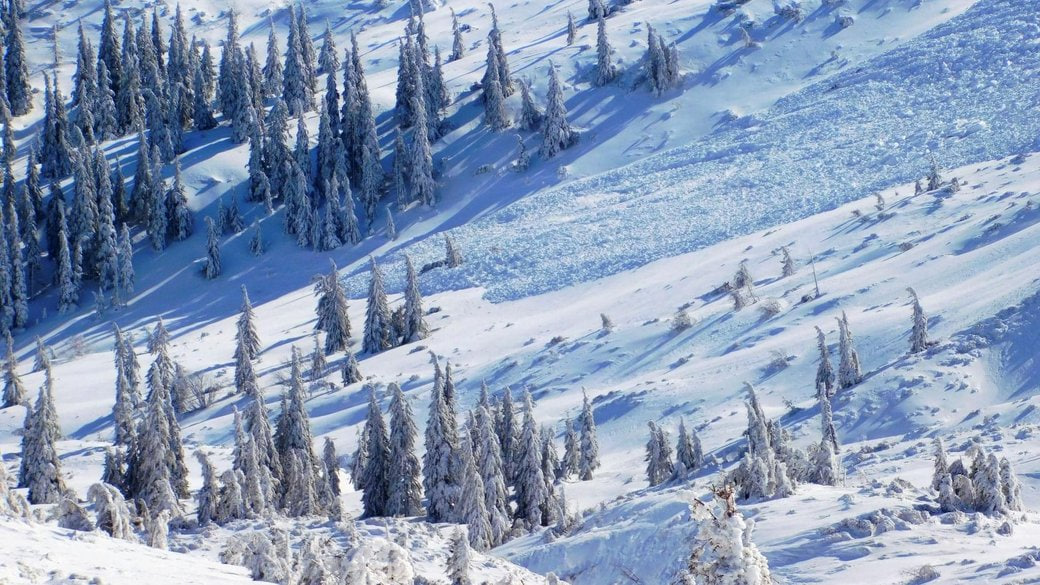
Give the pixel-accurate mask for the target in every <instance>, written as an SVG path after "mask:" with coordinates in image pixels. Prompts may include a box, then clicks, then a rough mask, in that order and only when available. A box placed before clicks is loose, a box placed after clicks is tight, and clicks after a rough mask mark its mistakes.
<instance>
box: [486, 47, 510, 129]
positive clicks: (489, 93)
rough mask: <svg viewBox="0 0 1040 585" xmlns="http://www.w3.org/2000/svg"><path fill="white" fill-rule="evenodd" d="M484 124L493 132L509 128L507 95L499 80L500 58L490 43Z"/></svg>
mask: <svg viewBox="0 0 1040 585" xmlns="http://www.w3.org/2000/svg"><path fill="white" fill-rule="evenodd" d="M483 84H484V85H483V89H484V93H483V99H484V122H485V123H487V125H488V126H490V127H491V129H492V130H502V129H503V128H507V127H508V126H509V113H508V112H507V111H506V101H505V94H504V92H503V91H502V83H501V81H500V80H499V78H498V57H497V56H496V55H495V45H494V44H493V43H488V55H487V73H485V74H484V82H483Z"/></svg>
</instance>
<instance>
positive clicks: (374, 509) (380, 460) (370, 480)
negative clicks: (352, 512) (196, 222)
mask: <svg viewBox="0 0 1040 585" xmlns="http://www.w3.org/2000/svg"><path fill="white" fill-rule="evenodd" d="M362 432H364V433H365V435H366V437H367V440H366V444H367V445H368V455H367V457H366V458H365V467H364V469H363V470H362V476H361V490H362V492H363V493H362V495H361V502H362V505H363V507H364V515H365V516H366V517H373V516H385V515H387V513H386V511H387V501H388V500H389V497H390V477H389V471H390V439H389V437H388V436H387V432H386V422H385V421H384V420H383V413H382V412H381V411H380V410H379V403H378V402H376V393H375V388H374V387H369V392H368V416H367V418H366V419H365V429H364V431H362Z"/></svg>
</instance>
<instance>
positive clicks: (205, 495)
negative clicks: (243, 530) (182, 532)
mask: <svg viewBox="0 0 1040 585" xmlns="http://www.w3.org/2000/svg"><path fill="white" fill-rule="evenodd" d="M195 458H196V459H198V460H199V465H200V466H201V467H202V487H200V488H199V491H197V492H195V502H196V507H195V517H196V519H197V521H198V523H199V526H206V525H207V524H212V523H214V522H216V521H217V511H218V510H219V509H220V490H219V486H218V485H217V469H216V468H215V467H213V463H212V462H211V461H210V460H209V457H208V456H206V454H205V453H204V452H202V451H201V450H200V451H195Z"/></svg>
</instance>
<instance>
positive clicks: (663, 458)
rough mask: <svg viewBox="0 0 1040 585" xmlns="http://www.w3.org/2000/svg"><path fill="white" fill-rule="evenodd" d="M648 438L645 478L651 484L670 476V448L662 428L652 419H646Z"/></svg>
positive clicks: (665, 479) (658, 482)
mask: <svg viewBox="0 0 1040 585" xmlns="http://www.w3.org/2000/svg"><path fill="white" fill-rule="evenodd" d="M647 426H648V427H649V429H650V438H649V439H648V440H647V442H646V456H645V457H644V458H643V460H644V461H646V478H647V481H648V482H649V483H650V485H651V486H655V485H658V484H661V483H664V482H665V481H667V480H668V479H669V478H671V476H672V472H673V471H674V464H673V463H672V456H671V455H672V448H671V446H670V445H669V444H668V441H667V439H666V437H665V434H664V430H663V429H662V428H661V427H659V426H658V425H656V424H654V422H653V421H648V422H647Z"/></svg>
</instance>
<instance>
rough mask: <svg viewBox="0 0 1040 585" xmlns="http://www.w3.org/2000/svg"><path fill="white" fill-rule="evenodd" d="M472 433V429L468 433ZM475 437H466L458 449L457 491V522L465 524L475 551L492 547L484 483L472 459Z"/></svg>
mask: <svg viewBox="0 0 1040 585" xmlns="http://www.w3.org/2000/svg"><path fill="white" fill-rule="evenodd" d="M470 432H471V433H472V429H471V431H470ZM474 441H475V437H473V436H472V434H470V435H468V436H467V437H466V438H465V439H464V441H463V443H462V445H460V447H459V451H460V455H461V457H462V461H461V465H460V467H461V468H462V482H461V486H460V491H459V520H460V521H461V522H463V523H464V524H466V526H467V528H468V530H467V533H468V534H469V544H470V546H472V547H473V548H475V549H476V550H487V549H489V548H491V546H492V532H491V523H490V522H489V520H488V511H487V508H486V507H485V505H484V482H483V480H482V479H481V477H480V474H479V473H478V471H477V465H476V462H475V460H474V457H473V450H474V449H475V448H476V444H475V442H474Z"/></svg>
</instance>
